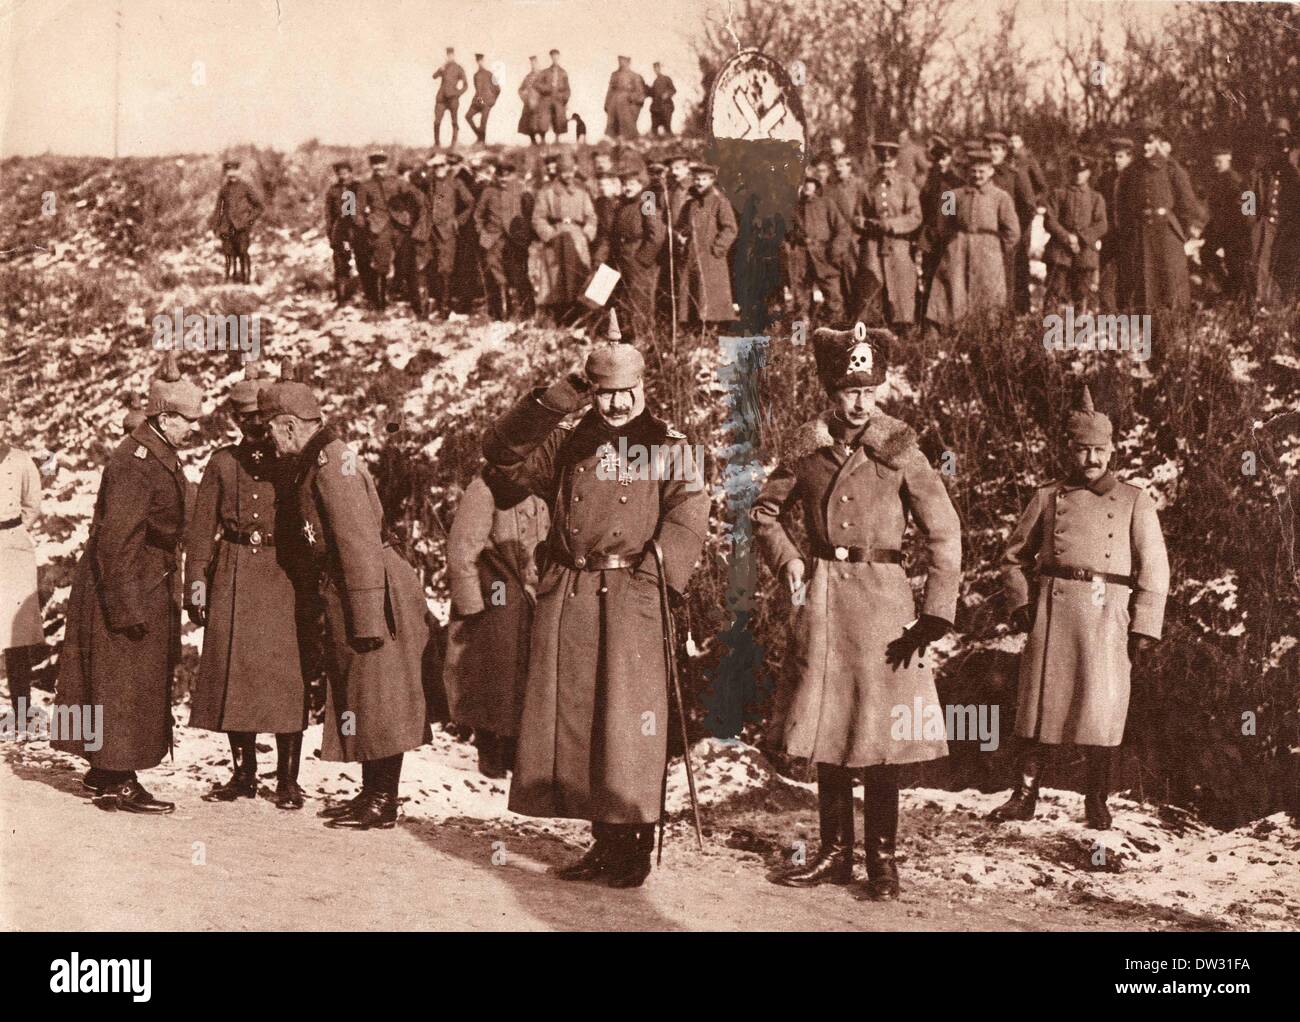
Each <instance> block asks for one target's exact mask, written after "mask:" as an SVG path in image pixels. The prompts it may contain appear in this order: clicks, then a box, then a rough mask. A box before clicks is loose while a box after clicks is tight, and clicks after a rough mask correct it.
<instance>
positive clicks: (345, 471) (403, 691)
mask: <svg viewBox="0 0 1300 1022" xmlns="http://www.w3.org/2000/svg"><path fill="white" fill-rule="evenodd" d="M297 473H298V474H297V477H296V481H295V489H296V493H297V503H296V507H295V511H296V512H297V515H296V518H297V521H296V523H295V524H297V525H298V526H299V527H300V528H301V529H302V534H303V537H304V538H305V539H306V540H307V543H308V546H309V547H310V550H311V562H312V567H313V568H314V571H315V574H316V576H317V578H318V579H319V584H320V593H321V598H322V600H323V601H324V604H325V635H324V636H323V644H324V649H323V654H324V663H325V676H326V682H327V694H326V702H325V707H326V711H327V712H326V717H325V727H324V735H323V740H322V743H321V759H326V760H343V761H346V762H357V761H361V762H365V761H366V760H372V759H383V758H385V757H388V756H394V755H396V754H397V753H399V752H407V751H409V750H410V749H414V748H417V747H418V746H420V745H423V744H424V743H425V742H426V741H428V739H429V725H428V723H427V722H426V708H425V700H424V687H423V683H422V680H421V663H422V660H423V657H424V651H425V647H426V646H427V645H428V642H429V625H428V607H427V605H426V604H425V601H424V588H423V586H422V585H421V584H420V579H419V577H418V576H417V575H416V574H415V570H414V569H413V568H412V567H411V566H410V565H409V564H407V563H406V562H405V561H404V560H402V558H401V557H400V556H399V555H398V553H397V551H396V550H393V549H392V548H391V547H390V546H388V545H387V544H385V543H384V542H383V539H382V537H381V528H382V525H383V519H384V512H383V507H382V506H381V504H380V502H379V494H378V493H377V492H376V491H375V483H374V480H373V479H371V478H370V472H369V471H368V470H367V469H366V466H365V463H364V462H363V461H362V460H361V458H360V456H358V455H357V454H356V453H355V452H354V451H352V450H351V449H350V448H349V447H348V446H347V445H346V444H344V443H343V441H342V440H339V439H337V438H336V437H335V436H334V435H333V433H332V432H331V431H330V430H329V429H328V428H323V429H321V430H320V431H319V432H317V433H316V435H315V436H313V437H312V438H311V440H309V441H308V442H307V445H306V446H305V447H304V448H303V450H302V453H301V454H299V456H298V464H297ZM376 637H377V638H381V639H383V640H384V642H383V645H382V646H380V647H379V648H378V649H377V650H372V651H370V652H368V653H360V652H357V650H356V649H355V648H354V647H353V645H352V642H353V641H354V640H356V639H360V638H376Z"/></svg>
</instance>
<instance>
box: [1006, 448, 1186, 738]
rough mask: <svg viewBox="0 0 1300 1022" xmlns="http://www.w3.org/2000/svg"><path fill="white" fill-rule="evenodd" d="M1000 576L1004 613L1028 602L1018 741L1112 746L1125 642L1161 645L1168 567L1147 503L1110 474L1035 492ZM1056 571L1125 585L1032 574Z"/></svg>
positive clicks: (1124, 710)
mask: <svg viewBox="0 0 1300 1022" xmlns="http://www.w3.org/2000/svg"><path fill="white" fill-rule="evenodd" d="M1002 564H1003V579H1004V581H1005V584H1006V589H1007V594H1008V599H1009V602H1010V604H1011V607H1012V609H1016V608H1019V607H1023V606H1025V605H1026V604H1032V605H1033V607H1034V623H1033V627H1032V628H1031V629H1030V633H1029V639H1028V641H1027V642H1026V644H1025V650H1024V653H1023V654H1022V655H1021V658H1020V701H1019V709H1018V710H1017V711H1016V734H1018V735H1021V736H1022V737H1025V738H1035V739H1037V740H1038V741H1040V742H1046V743H1048V744H1049V745H1059V744H1062V743H1074V744H1077V745H1109V746H1114V745H1119V744H1120V742H1122V741H1123V740H1124V720H1125V718H1126V717H1127V716H1128V700H1129V659H1128V635H1129V633H1130V632H1134V633H1136V634H1138V635H1147V636H1150V637H1151V638H1153V639H1158V638H1160V630H1161V625H1162V622H1163V620H1164V611H1165V594H1166V593H1167V592H1168V591H1169V560H1168V557H1167V556H1166V554H1165V541H1164V537H1163V535H1162V534H1161V531H1160V521H1159V518H1158V517H1157V515H1156V506H1155V502H1154V501H1153V500H1152V499H1151V498H1150V497H1149V496H1147V494H1146V492H1145V491H1144V490H1142V489H1139V488H1138V487H1136V486H1131V485H1129V484H1128V483H1122V482H1120V481H1119V480H1117V479H1116V478H1115V476H1114V475H1112V474H1111V473H1109V472H1108V473H1107V474H1106V475H1104V476H1102V477H1101V478H1100V479H1099V480H1097V481H1096V482H1095V483H1091V484H1089V485H1086V486H1085V485H1080V484H1076V483H1070V482H1054V483H1050V484H1048V485H1047V486H1043V487H1040V488H1039V489H1038V490H1037V491H1036V492H1035V493H1034V496H1033V498H1032V499H1031V500H1030V502H1029V506H1028V507H1027V508H1026V509H1025V513H1024V514H1023V515H1021V517H1020V521H1019V523H1018V524H1017V525H1016V528H1015V530H1014V531H1013V532H1012V533H1011V538H1010V539H1009V540H1008V542H1007V550H1006V555H1005V556H1004V558H1003V562H1002ZM1049 566H1064V567H1070V568H1082V569H1086V570H1088V571H1093V572H1109V573H1111V574H1115V575H1124V576H1130V577H1131V579H1132V582H1133V584H1132V585H1121V584H1118V583H1115V582H1110V581H1093V580H1076V579H1065V578H1055V577H1052V576H1045V575H1040V574H1039V573H1040V572H1041V571H1042V569H1043V568H1045V567H1049Z"/></svg>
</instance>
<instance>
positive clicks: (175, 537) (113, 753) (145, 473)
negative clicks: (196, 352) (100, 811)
mask: <svg viewBox="0 0 1300 1022" xmlns="http://www.w3.org/2000/svg"><path fill="white" fill-rule="evenodd" d="M186 492H187V486H186V480H185V474H184V472H183V471H182V470H181V466H180V462H179V460H178V459H177V457H176V450H175V448H173V447H172V446H171V445H170V444H168V443H167V441H166V440H164V439H163V438H162V436H161V435H160V434H159V433H158V432H157V431H156V430H155V429H154V428H153V427H152V426H151V425H150V424H149V423H148V422H144V423H141V425H140V426H138V427H137V428H136V429H135V431H134V432H132V433H131V435H130V436H129V437H126V438H124V439H123V440H122V442H121V443H120V444H118V446H117V448H116V449H115V450H114V451H113V453H112V455H111V456H110V457H109V459H108V464H107V465H106V466H105V468H104V474H103V478H102V479H101V480H100V484H99V495H98V496H97V497H96V498H95V513H94V518H93V519H92V520H91V524H90V538H89V539H88V540H87V541H86V548H85V550H84V551H83V552H82V555H81V559H80V560H79V561H78V562H77V568H76V573H75V574H74V575H73V577H72V592H71V593H70V595H69V596H68V620H67V631H66V633H65V635H64V640H63V653H62V655H61V656H60V657H59V681H58V689H57V692H56V693H55V697H54V705H55V707H56V708H57V707H65V706H66V707H76V706H102V707H103V708H104V717H103V732H102V735H101V736H100V737H101V738H102V740H103V745H102V747H101V748H99V749H98V750H96V751H93V752H92V751H90V750H88V749H86V748H85V743H84V742H83V741H76V740H68V739H67V738H65V739H64V740H60V741H56V742H52V743H51V744H52V745H53V747H54V748H56V749H60V750H62V751H64V752H70V753H74V754H75V755H78V756H83V757H85V758H86V759H88V760H89V761H90V765H91V766H93V767H98V768H100V769H102V770H144V769H146V768H148V767H151V766H156V765H157V764H158V763H160V762H162V758H163V756H164V755H165V754H166V752H167V749H168V747H169V745H170V742H171V730H172V710H171V700H172V672H173V670H174V669H175V666H176V664H177V662H178V661H179V659H180V601H179V595H180V594H179V592H178V589H179V586H180V579H179V576H178V574H177V569H178V567H179V563H178V554H177V552H176V547H177V543H178V541H179V539H180V537H181V530H182V528H183V527H184V522H185V494H186ZM132 625H144V626H145V627H146V629H147V631H146V633H145V635H144V637H143V638H141V639H129V638H127V636H126V634H125V632H126V630H127V629H128V628H130V627H131V626H132Z"/></svg>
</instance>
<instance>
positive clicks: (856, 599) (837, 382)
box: [750, 323, 961, 899]
mask: <svg viewBox="0 0 1300 1022" xmlns="http://www.w3.org/2000/svg"><path fill="white" fill-rule="evenodd" d="M889 337H890V334H889V331H887V330H869V329H865V328H864V327H863V326H862V324H860V323H859V324H858V325H857V326H856V327H855V329H853V330H828V329H821V330H818V331H816V332H815V333H814V335H813V354H814V357H815V358H816V363H817V376H818V379H820V381H821V383H822V386H823V387H825V388H826V392H827V393H828V394H829V395H830V398H831V410H829V411H827V412H826V413H824V414H823V415H822V416H820V417H819V418H817V419H815V420H813V421H812V422H810V423H808V424H806V425H805V426H803V427H802V428H801V429H800V430H799V431H798V432H797V433H796V435H795V437H794V438H793V441H792V442H790V443H787V444H785V445H783V448H782V452H781V455H782V456H781V462H780V464H779V466H778V467H777V469H776V471H775V473H774V474H773V475H771V476H770V477H769V478H768V480H767V482H766V483H765V484H764V485H763V489H762V492H761V493H760V494H759V497H758V501H757V502H756V503H755V505H754V508H753V510H752V511H751V513H750V517H751V519H752V521H753V525H754V535H755V538H756V539H757V541H758V545H759V548H760V550H761V551H762V553H763V558H764V560H765V561H766V562H767V563H768V565H769V566H770V567H771V569H772V571H773V573H775V574H776V575H778V576H779V578H780V579H781V582H782V585H781V586H780V589H779V592H780V597H779V598H781V599H789V600H791V602H792V603H793V605H794V612H793V614H794V622H793V624H794V629H793V631H794V643H795V646H794V662H795V664H796V671H797V675H798V676H797V680H796V681H795V683H794V684H795V690H794V694H793V696H792V698H791V702H790V707H789V711H788V713H787V715H786V720H785V731H784V745H785V751H786V752H787V753H788V754H790V755H792V756H797V757H804V758H807V759H809V760H811V761H812V762H814V763H816V764H817V790H818V814H819V818H820V825H821V847H820V850H819V852H818V855H817V857H816V859H815V860H813V861H812V862H811V863H809V864H808V865H807V866H806V867H804V868H798V869H795V870H793V871H791V872H788V873H786V874H784V875H783V876H781V877H780V878H779V880H778V882H780V883H784V884H786V885H787V886H792V887H809V886H813V885H816V884H823V883H837V884H847V883H849V882H851V880H852V877H853V844H854V811H853V783H854V773H855V771H856V770H857V769H859V768H863V767H865V768H866V769H865V777H866V803H865V804H866V829H865V838H866V847H867V867H868V876H869V882H868V893H869V895H870V896H871V897H872V898H878V899H883V898H894V897H897V895H898V870H897V867H896V865H895V861H894V844H895V836H896V833H897V829H898V765H899V764H902V763H916V762H922V761H925V760H931V759H937V758H939V757H941V756H946V755H947V753H948V746H947V741H946V731H945V729H944V725H943V710H942V707H941V706H940V704H939V701H938V695H937V693H936V691H935V685H934V672H933V668H932V666H931V665H930V664H929V663H928V662H927V658H926V655H925V651H926V648H927V646H928V645H929V644H930V643H931V642H933V641H934V640H936V639H938V638H939V637H941V636H942V635H943V634H944V633H946V632H947V631H948V630H949V629H950V628H951V627H952V622H953V620H954V617H955V615H956V610H957V588H958V584H959V582H960V579H961V523H960V521H959V520H958V518H957V512H956V511H955V510H954V509H953V506H952V501H951V500H950V499H949V498H948V491H947V490H946V489H945V488H944V484H943V481H942V479H941V478H940V477H939V474H938V473H937V472H935V470H934V469H933V468H931V466H930V463H929V462H928V461H927V460H926V457H925V455H924V454H922V453H921V450H920V448H919V447H918V446H917V438H916V434H915V433H914V432H913V431H912V429H911V427H910V426H908V425H907V424H906V423H904V422H901V421H900V420H898V419H895V418H892V417H891V416H888V415H886V414H884V413H883V412H881V411H880V410H879V409H878V408H877V407H876V402H877V399H878V396H879V395H880V393H881V390H882V388H883V385H884V381H885V359H886V351H887V348H886V345H887V342H888V338H889ZM793 515H798V516H801V517H802V519H803V523H804V527H805V531H806V533H807V536H808V539H809V546H810V548H811V549H810V550H809V552H808V554H805V552H804V551H802V550H800V549H799V547H798V546H796V545H795V541H794V539H793V537H792V535H791V532H790V531H789V529H788V527H787V521H786V519H787V516H793ZM909 520H911V521H914V522H915V523H916V525H917V527H918V528H919V529H920V530H921V533H922V534H923V536H924V545H925V547H926V548H927V550H928V552H929V565H928V572H927V575H926V585H925V597H924V601H923V603H922V607H921V612H920V615H919V618H918V617H917V615H916V614H915V612H914V610H913V605H914V603H913V596H912V588H911V585H910V584H909V583H908V579H907V575H906V573H905V572H904V570H903V566H902V560H903V555H902V546H903V534H904V531H905V529H906V527H907V523H908V521H909ZM805 558H806V559H805ZM809 562H810V563H811V571H809V569H808V565H809ZM914 619H915V620H914ZM899 706H905V707H908V709H909V713H911V712H915V711H914V710H913V708H914V707H915V708H919V709H920V710H921V716H920V718H919V719H917V720H911V721H910V722H909V726H907V727H906V728H905V729H904V730H905V731H906V733H905V734H904V735H903V736H902V737H901V738H900V737H899V736H898V734H897V729H898V727H899V725H898V723H897V720H896V714H895V712H894V711H895V709H896V708H897V707H899Z"/></svg>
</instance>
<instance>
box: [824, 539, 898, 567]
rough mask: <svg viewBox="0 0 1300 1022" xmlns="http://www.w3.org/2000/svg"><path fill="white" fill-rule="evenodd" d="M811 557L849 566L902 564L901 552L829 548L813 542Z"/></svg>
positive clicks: (883, 548)
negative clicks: (843, 562) (844, 562)
mask: <svg viewBox="0 0 1300 1022" xmlns="http://www.w3.org/2000/svg"><path fill="white" fill-rule="evenodd" d="M812 552H813V556H814V557H816V558H818V559H820V560H823V561H848V562H849V563H850V564H864V563H869V564H902V563H903V551H901V550H891V549H890V548H889V547H879V546H876V547H871V546H831V545H830V544H823V543H817V542H814V543H813V545H812Z"/></svg>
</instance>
